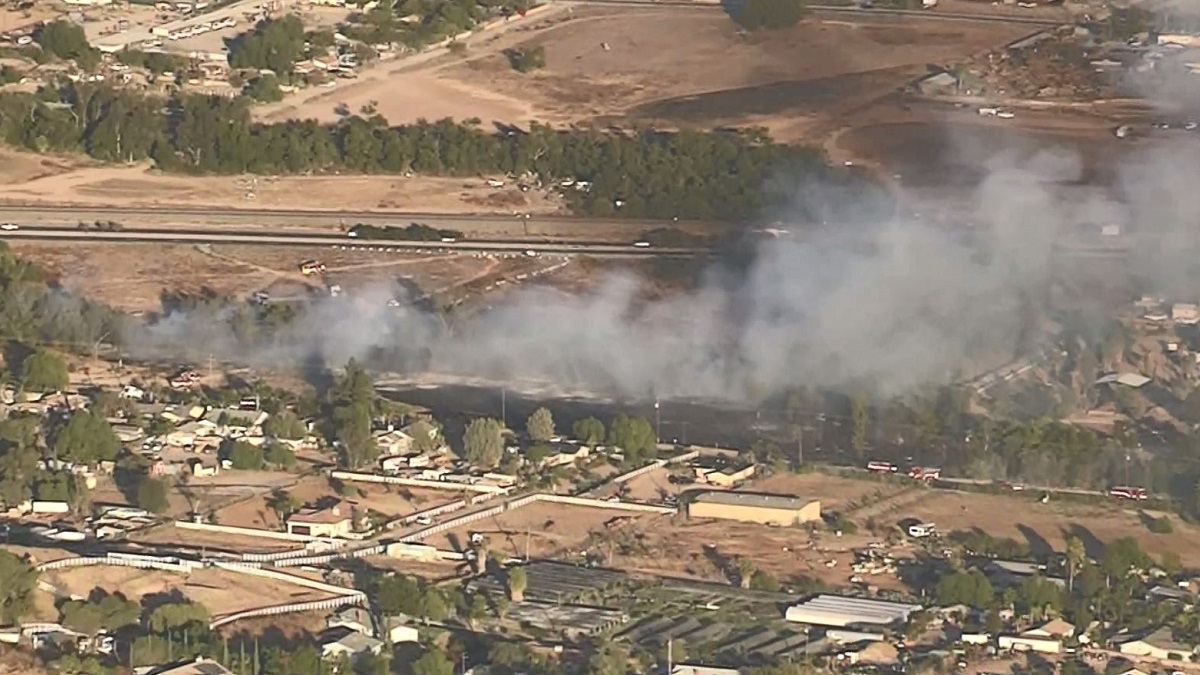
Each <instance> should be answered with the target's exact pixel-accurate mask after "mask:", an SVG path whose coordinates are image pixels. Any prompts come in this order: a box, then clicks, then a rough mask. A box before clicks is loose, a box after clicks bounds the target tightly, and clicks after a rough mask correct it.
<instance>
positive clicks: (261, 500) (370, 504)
mask: <svg viewBox="0 0 1200 675" xmlns="http://www.w3.org/2000/svg"><path fill="white" fill-rule="evenodd" d="M353 485H354V486H355V487H357V488H358V489H359V490H360V491H361V493H362V496H360V497H355V498H353V499H351V500H350V501H353V502H355V503H357V504H358V506H360V507H361V508H366V509H370V510H372V511H378V512H380V513H382V514H384V515H387V516H400V515H404V514H407V513H412V512H413V511H419V510H421V509H427V508H431V507H433V506H436V505H437V504H441V503H445V502H449V501H453V500H454V499H456V498H457V497H458V494H457V493H455V492H452V491H449V490H429V489H420V488H408V487H405V486H402V485H374V484H370V483H354V484H353ZM287 492H288V493H290V494H291V495H292V496H293V497H295V498H296V499H297V500H299V501H300V502H301V503H315V502H317V501H318V500H320V499H323V498H324V499H333V498H337V493H335V492H334V491H333V488H331V487H329V481H328V480H327V479H326V478H325V477H324V476H310V477H308V478H305V479H304V480H302V481H301V482H299V483H297V484H296V485H294V486H292V487H289V488H287ZM268 496H269V495H268V494H265V493H264V494H263V495H262V496H260V497H255V498H253V499H248V500H245V501H241V502H238V503H237V504H233V505H230V506H227V507H225V508H223V509H221V510H220V511H218V512H217V519H218V521H219V522H220V523H221V524H222V525H234V526H236V527H256V528H263V529H269V530H271V529H278V528H279V525H280V523H279V518H278V516H276V515H275V512H274V511H272V510H271V509H270V507H268V506H267V498H268Z"/></svg>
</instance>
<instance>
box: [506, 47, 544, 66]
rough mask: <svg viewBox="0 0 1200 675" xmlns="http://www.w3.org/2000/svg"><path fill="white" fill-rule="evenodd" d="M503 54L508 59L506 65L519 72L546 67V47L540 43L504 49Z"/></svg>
mask: <svg viewBox="0 0 1200 675" xmlns="http://www.w3.org/2000/svg"><path fill="white" fill-rule="evenodd" d="M504 56H505V58H507V59H508V65H510V66H512V69H513V70H515V71H517V72H519V73H528V72H532V71H534V70H539V69H541V68H545V67H546V48H545V47H543V46H541V45H537V46H534V47H525V48H519V47H513V48H512V49H506V50H504Z"/></svg>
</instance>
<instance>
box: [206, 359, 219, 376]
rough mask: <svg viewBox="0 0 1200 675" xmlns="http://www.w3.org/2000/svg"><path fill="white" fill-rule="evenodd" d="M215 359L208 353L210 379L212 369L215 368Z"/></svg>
mask: <svg viewBox="0 0 1200 675" xmlns="http://www.w3.org/2000/svg"><path fill="white" fill-rule="evenodd" d="M216 364H217V359H216V357H214V356H213V355H212V354H209V355H208V377H209V379H212V376H213V371H215V370H216V367H217V366H216Z"/></svg>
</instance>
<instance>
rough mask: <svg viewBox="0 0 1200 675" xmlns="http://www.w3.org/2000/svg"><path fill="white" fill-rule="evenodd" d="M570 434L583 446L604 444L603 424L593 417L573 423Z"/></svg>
mask: <svg viewBox="0 0 1200 675" xmlns="http://www.w3.org/2000/svg"><path fill="white" fill-rule="evenodd" d="M571 433H572V435H574V436H575V438H576V440H578V441H579V442H580V443H583V444H584V445H599V444H600V443H603V442H604V422H601V421H600V420H598V419H596V418H595V417H585V418H583V419H581V420H579V421H577V422H575V424H574V425H573V426H572V427H571Z"/></svg>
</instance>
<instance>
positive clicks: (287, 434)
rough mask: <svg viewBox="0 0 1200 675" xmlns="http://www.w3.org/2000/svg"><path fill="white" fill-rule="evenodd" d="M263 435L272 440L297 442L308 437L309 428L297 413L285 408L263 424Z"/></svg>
mask: <svg viewBox="0 0 1200 675" xmlns="http://www.w3.org/2000/svg"><path fill="white" fill-rule="evenodd" d="M263 434H265V435H267V436H269V437H271V438H285V439H287V440H290V441H296V440H300V439H301V438H304V437H305V436H307V435H308V427H307V426H306V425H305V424H304V421H303V420H301V419H300V417H299V416H298V415H297V414H296V413H294V412H292V411H291V410H287V409H286V408H285V409H283V410H280V411H279V412H277V413H275V414H274V415H271V416H270V417H268V418H267V421H265V422H263Z"/></svg>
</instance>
